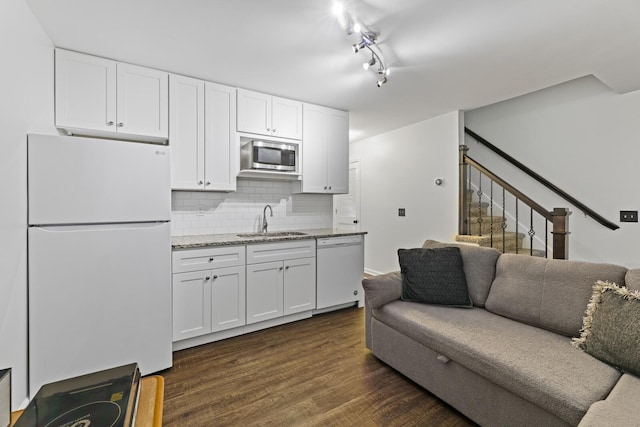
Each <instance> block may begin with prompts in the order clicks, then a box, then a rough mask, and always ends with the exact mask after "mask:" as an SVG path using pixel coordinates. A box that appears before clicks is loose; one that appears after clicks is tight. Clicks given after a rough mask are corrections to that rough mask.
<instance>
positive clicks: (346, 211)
mask: <svg viewBox="0 0 640 427" xmlns="http://www.w3.org/2000/svg"><path fill="white" fill-rule="evenodd" d="M333 201H334V207H335V209H334V213H335V214H334V226H335V227H337V228H340V229H344V230H353V231H360V161H359V160H354V161H352V162H349V193H347V194H341V195H339V196H334V198H333Z"/></svg>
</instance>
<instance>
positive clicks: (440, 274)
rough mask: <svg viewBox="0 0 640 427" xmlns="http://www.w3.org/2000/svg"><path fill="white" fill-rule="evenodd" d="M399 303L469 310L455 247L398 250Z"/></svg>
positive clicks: (469, 299)
mask: <svg viewBox="0 0 640 427" xmlns="http://www.w3.org/2000/svg"><path fill="white" fill-rule="evenodd" d="M398 259H399V261H400V271H401V273H402V300H403V301H412V302H419V303H423V304H441V305H450V306H456V307H472V306H473V303H472V302H471V298H470V297H469V290H468V288H467V279H466V277H465V275H464V270H463V265H462V256H461V255H460V249H459V248H457V247H447V248H434V249H422V248H415V249H398Z"/></svg>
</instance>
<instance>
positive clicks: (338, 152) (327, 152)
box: [301, 104, 349, 194]
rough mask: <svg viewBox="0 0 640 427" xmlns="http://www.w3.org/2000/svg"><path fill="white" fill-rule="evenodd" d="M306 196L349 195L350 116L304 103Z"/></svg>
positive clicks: (303, 140)
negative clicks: (311, 194) (309, 194)
mask: <svg viewBox="0 0 640 427" xmlns="http://www.w3.org/2000/svg"><path fill="white" fill-rule="evenodd" d="M303 129H304V132H303V139H302V183H301V192H303V193H328V194H344V193H348V192H349V114H348V113H347V112H345V111H340V110H334V109H332V108H326V107H321V106H318V105H311V104H304V127H303Z"/></svg>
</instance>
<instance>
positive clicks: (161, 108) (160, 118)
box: [116, 63, 169, 139]
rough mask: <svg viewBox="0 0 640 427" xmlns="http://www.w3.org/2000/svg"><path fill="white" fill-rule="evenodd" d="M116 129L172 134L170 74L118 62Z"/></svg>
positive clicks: (153, 135)
mask: <svg viewBox="0 0 640 427" xmlns="http://www.w3.org/2000/svg"><path fill="white" fill-rule="evenodd" d="M117 69H118V73H117V76H118V78H117V87H118V90H117V103H116V105H117V122H116V127H117V132H120V133H125V134H129V135H140V136H152V137H157V138H164V139H167V137H168V136H169V74H168V73H164V72H162V71H157V70H152V69H150V68H143V67H138V66H136V65H130V64H123V63H118V64H117Z"/></svg>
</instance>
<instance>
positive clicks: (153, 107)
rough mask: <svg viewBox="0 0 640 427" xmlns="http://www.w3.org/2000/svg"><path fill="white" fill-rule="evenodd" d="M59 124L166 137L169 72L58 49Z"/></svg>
mask: <svg viewBox="0 0 640 427" xmlns="http://www.w3.org/2000/svg"><path fill="white" fill-rule="evenodd" d="M55 85H56V89H55V94H56V96H55V104H56V127H58V128H60V129H64V130H65V131H66V132H67V133H70V134H74V133H75V134H81V135H95V136H105V137H111V138H122V139H139V140H143V141H166V140H167V138H168V136H169V134H168V130H169V127H168V124H169V108H168V100H169V87H168V73H165V72H161V71H157V70H152V69H148V68H143V67H138V66H135V65H130V64H124V63H119V62H116V61H112V60H109V59H104V58H98V57H94V56H91V55H85V54H82V53H77V52H71V51H67V50H63V49H56V73H55Z"/></svg>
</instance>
